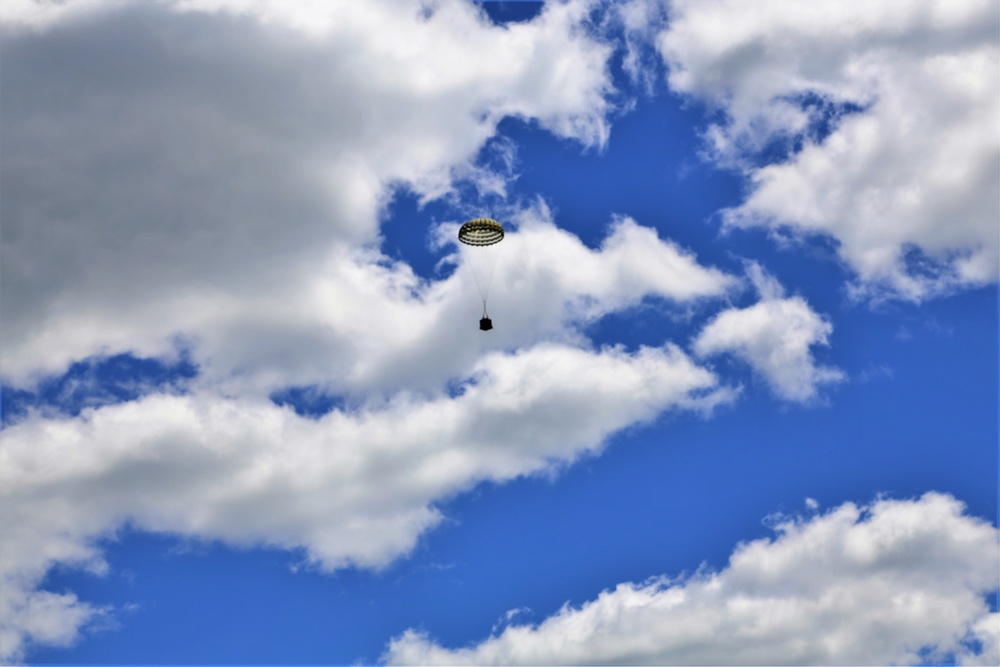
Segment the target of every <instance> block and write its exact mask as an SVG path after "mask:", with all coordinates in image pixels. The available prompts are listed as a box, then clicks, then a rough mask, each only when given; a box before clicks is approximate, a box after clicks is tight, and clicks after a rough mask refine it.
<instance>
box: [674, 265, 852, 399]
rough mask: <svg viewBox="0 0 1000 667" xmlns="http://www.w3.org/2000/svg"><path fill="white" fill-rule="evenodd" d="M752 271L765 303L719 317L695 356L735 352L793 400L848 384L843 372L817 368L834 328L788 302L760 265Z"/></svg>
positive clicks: (701, 337)
mask: <svg viewBox="0 0 1000 667" xmlns="http://www.w3.org/2000/svg"><path fill="white" fill-rule="evenodd" d="M747 270H748V273H749V274H750V278H751V281H752V282H753V283H754V285H755V286H756V288H757V290H758V292H759V293H760V297H761V298H760V301H758V302H757V303H755V304H754V305H752V306H748V307H747V308H729V309H727V310H724V311H722V312H721V313H719V314H718V315H716V316H715V317H713V318H712V319H711V320H710V321H709V322H708V324H706V325H705V327H704V328H703V329H702V330H701V332H700V333H699V334H698V335H697V337H696V338H695V340H694V343H693V348H694V351H695V352H696V353H697V354H698V355H699V356H703V357H704V356H709V355H714V354H720V353H729V354H732V355H734V356H736V357H738V358H739V359H742V360H743V361H745V362H746V363H748V364H750V366H751V367H752V368H753V369H754V370H755V371H756V372H757V373H759V374H760V375H761V376H762V377H763V378H764V379H765V380H766V381H767V384H768V386H769V387H770V388H771V390H772V391H773V392H774V393H775V394H776V395H778V396H779V397H781V398H783V399H785V400H788V401H808V400H810V399H813V398H815V397H816V396H817V395H818V390H819V387H820V386H822V385H824V384H829V383H833V382H838V381H840V380H843V379H844V374H843V373H842V372H841V371H840V370H838V369H836V368H832V367H829V366H820V365H817V364H816V361H815V359H814V358H813V355H812V351H811V348H812V347H813V346H814V345H826V344H827V343H828V338H829V336H830V334H831V333H832V332H833V325H831V324H830V323H829V322H827V321H826V320H825V319H823V318H822V317H821V316H819V315H818V314H817V313H816V312H814V311H813V310H812V308H810V307H809V304H808V303H807V302H806V300H805V299H803V298H802V297H800V296H793V297H787V298H786V297H784V289H783V288H782V286H781V285H780V283H778V281H777V280H776V279H775V278H774V277H773V276H771V275H769V274H767V273H765V272H764V271H763V269H761V267H760V266H759V265H758V264H754V263H751V264H749V265H748V267H747Z"/></svg>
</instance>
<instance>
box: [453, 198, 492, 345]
mask: <svg viewBox="0 0 1000 667" xmlns="http://www.w3.org/2000/svg"><path fill="white" fill-rule="evenodd" d="M458 240H459V241H461V242H462V243H464V244H465V245H467V246H471V248H470V249H469V251H468V253H466V257H467V258H468V263H469V265H470V266H471V267H472V275H473V276H474V277H475V279H476V287H478V288H479V296H481V297H482V298H483V317H482V319H480V320H479V328H480V329H482V330H483V331H489V330H490V329H492V328H493V320H491V319H490V317H489V315H487V313H486V297H488V296H489V293H490V283H491V282H492V281H493V268H494V267H495V266H496V262H497V256H496V245H497V244H498V243H500V241H503V225H501V224H500V223H499V222H497V221H496V220H494V219H493V218H476V219H475V220H469V221H468V222H467V223H465V224H464V225H462V227H461V229H459V230H458Z"/></svg>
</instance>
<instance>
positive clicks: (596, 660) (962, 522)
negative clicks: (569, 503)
mask: <svg viewBox="0 0 1000 667" xmlns="http://www.w3.org/2000/svg"><path fill="white" fill-rule="evenodd" d="M776 530H777V533H778V534H777V536H776V537H775V538H774V539H766V538H765V539H760V540H756V541H753V542H749V543H745V544H740V545H739V546H738V547H737V548H736V550H735V551H734V552H733V554H732V556H731V558H730V560H729V564H728V566H727V567H726V568H724V569H723V570H721V571H719V572H705V571H699V572H698V573H696V574H695V575H693V576H691V577H687V578H679V579H674V580H671V579H666V578H659V579H654V580H651V581H649V582H645V583H642V584H633V583H624V584H620V585H619V586H617V587H616V588H615V589H614V590H610V591H604V592H602V593H601V594H600V595H599V596H598V597H597V599H595V600H592V601H590V602H587V603H585V604H584V605H582V606H581V607H579V608H574V607H570V606H568V605H567V606H565V607H563V608H562V609H561V610H560V611H559V612H558V613H556V614H555V615H553V616H551V617H549V618H548V619H546V620H545V621H543V622H542V623H540V624H538V625H533V626H532V625H513V626H508V627H506V628H505V629H504V630H503V632H502V633H500V634H499V635H495V636H491V637H490V638H488V639H486V640H484V641H482V642H481V643H479V644H476V645H474V646H471V647H469V648H461V649H448V648H445V647H442V646H440V645H439V644H437V643H436V642H434V641H433V640H432V639H431V638H430V637H429V636H428V635H427V634H426V633H421V632H417V631H414V630H409V631H407V632H405V633H404V634H402V635H401V636H399V637H397V638H395V639H394V640H393V641H392V642H391V643H390V644H389V646H388V649H387V651H386V654H385V655H384V656H383V658H384V660H385V661H386V662H388V663H391V664H402V665H413V664H436V665H445V664H465V665H473V664H510V665H513V664H534V665H541V664H546V665H554V664H683V665H696V664H708V665H713V664H714V665H723V664H801V665H805V664H842V665H847V664H883V665H888V664H914V663H922V662H925V661H926V660H930V661H938V660H941V661H946V662H947V661H950V660H952V659H956V660H957V661H958V662H960V663H981V664H996V663H997V662H998V661H1000V652H998V649H997V639H998V634H1000V624H998V614H996V613H995V612H993V613H991V612H990V610H989V607H988V605H987V603H986V600H985V596H986V595H988V594H989V593H991V592H993V591H995V590H996V589H997V587H998V585H1000V580H998V575H997V569H998V567H1000V562H998V556H997V553H998V552H997V539H998V533H997V530H996V528H994V527H993V526H991V525H990V524H989V523H988V522H985V521H983V520H980V519H977V518H974V517H971V516H968V515H967V514H965V508H964V506H963V505H962V504H961V503H960V502H958V501H957V500H955V499H954V498H952V497H951V496H947V495H941V494H933V493H930V494H926V495H924V496H923V497H922V498H919V499H917V500H886V499H880V500H877V501H876V502H874V503H872V504H871V505H870V506H868V507H858V506H856V505H854V504H852V503H847V504H844V505H842V506H840V507H838V508H835V509H833V510H831V511H829V512H827V513H825V514H822V515H812V516H810V517H808V518H804V519H803V518H795V519H788V520H786V521H784V522H782V523H780V524H779V525H778V526H777V527H776Z"/></svg>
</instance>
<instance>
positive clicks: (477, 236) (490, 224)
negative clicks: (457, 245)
mask: <svg viewBox="0 0 1000 667" xmlns="http://www.w3.org/2000/svg"><path fill="white" fill-rule="evenodd" d="M458 240H459V241H461V242H462V243H465V244H466V245H474V246H485V245H493V244H494V243H500V241H503V225H501V224H500V223H499V222H497V221H496V220H494V219H493V218H476V219H475V220H469V221H468V222H467V223H465V224H464V225H462V228H461V229H459V230H458Z"/></svg>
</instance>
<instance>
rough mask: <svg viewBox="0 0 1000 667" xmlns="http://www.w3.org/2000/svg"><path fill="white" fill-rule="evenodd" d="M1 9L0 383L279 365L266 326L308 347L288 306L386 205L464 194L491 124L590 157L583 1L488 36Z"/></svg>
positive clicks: (211, 14)
mask: <svg viewBox="0 0 1000 667" xmlns="http://www.w3.org/2000/svg"><path fill="white" fill-rule="evenodd" d="M425 4H426V3H425ZM4 6H5V11H4V14H3V15H2V17H3V22H2V24H0V30H2V31H3V40H2V42H0V43H2V49H3V52H2V57H3V61H4V77H3V79H2V81H0V86H2V91H0V94H2V95H3V99H4V122H3V125H2V127H0V133H2V137H0V138H2V142H3V146H4V156H3V162H2V178H0V188H2V193H0V196H2V198H3V201H4V211H3V216H4V220H3V223H4V224H3V248H2V252H3V255H2V260H3V261H2V266H3V281H2V289H3V299H2V309H3V310H2V317H3V321H4V327H3V331H2V336H3V338H2V344H3V348H4V357H3V372H4V374H5V376H6V377H7V378H8V379H12V378H14V379H16V378H22V379H24V378H27V377H28V376H30V375H32V374H34V373H37V372H59V371H61V370H62V369H63V368H65V367H66V365H67V364H68V363H69V362H70V361H72V360H74V359H81V358H84V357H87V356H90V355H93V354H99V353H114V352H117V351H132V352H134V353H136V354H139V355H143V356H157V355H164V354H169V353H170V351H171V349H172V346H173V345H172V342H171V341H172V338H173V337H174V336H176V335H178V334H181V335H187V336H191V337H197V336H198V335H199V334H200V332H202V331H203V330H206V329H212V328H216V329H222V328H229V329H239V330H241V331H243V332H245V334H246V337H247V339H256V340H263V341H266V342H267V343H270V344H273V345H281V344H282V343H280V342H275V341H274V340H273V338H274V336H273V331H272V330H269V329H268V323H274V322H275V321H276V320H277V318H286V319H287V318H291V320H292V322H293V324H292V326H291V328H292V329H297V330H298V331H299V333H300V334H302V335H304V336H306V337H309V336H311V337H313V338H315V337H318V336H321V335H323V334H325V333H326V332H325V331H320V332H317V328H320V329H321V328H322V327H321V325H318V324H316V323H315V322H314V321H312V320H311V314H310V311H315V310H319V309H321V308H323V307H324V306H323V304H317V303H315V302H305V301H303V297H302V296H301V294H302V293H304V292H309V293H314V292H315V291H317V290H322V286H321V284H320V282H319V280H320V279H319V278H318V277H319V276H322V279H326V278H329V277H330V276H329V275H322V274H323V272H324V270H325V268H326V267H328V266H329V265H330V264H338V265H339V264H342V263H343V262H345V261H348V260H345V257H349V256H350V253H351V251H354V250H356V249H357V248H358V247H359V246H363V245H367V246H369V247H372V246H374V245H375V244H377V242H378V218H379V214H380V211H381V210H382V208H383V207H384V205H385V204H386V203H387V201H388V198H389V196H390V194H391V192H392V190H393V188H395V187H407V188H409V189H411V190H413V191H414V192H416V193H418V194H419V195H420V196H421V197H422V198H423V199H425V200H426V199H429V198H434V197H439V196H442V195H443V194H445V193H447V192H449V191H450V190H451V188H452V187H453V184H454V179H455V178H457V177H461V176H462V175H466V176H470V177H475V178H479V179H480V180H482V178H484V176H483V174H482V168H481V167H478V168H477V166H476V165H475V160H476V156H477V154H478V152H479V151H480V149H481V148H482V147H483V146H484V144H485V143H486V142H487V141H488V140H489V139H490V137H492V136H493V135H494V133H495V130H496V125H497V123H498V122H499V120H500V119H502V118H503V117H506V116H518V117H522V118H524V119H526V120H535V121H537V122H538V123H539V124H540V125H541V126H542V127H545V128H547V129H549V130H550V131H552V132H554V133H556V134H558V135H560V136H565V137H567V138H570V139H574V140H576V141H578V142H580V143H581V145H583V146H589V145H599V144H601V143H602V142H604V141H605V140H606V138H607V133H608V125H607V121H606V119H605V116H606V114H607V113H608V111H609V109H610V103H609V102H608V101H607V99H606V98H607V96H608V94H609V93H610V92H611V83H610V77H609V74H608V72H607V67H606V60H607V57H608V56H609V54H610V47H608V46H607V45H605V44H604V43H602V42H600V41H598V40H597V39H596V38H594V37H592V36H590V33H589V32H588V30H587V29H586V28H585V26H584V25H583V24H584V22H585V20H586V17H587V11H588V7H589V5H588V4H587V3H585V2H568V3H554V4H552V5H551V6H549V7H547V8H546V10H545V11H543V12H542V14H541V15H540V16H539V17H537V18H536V19H535V20H534V21H531V22H529V23H523V24H516V25H513V26H511V27H509V28H501V27H497V26H493V25H492V24H490V22H489V21H488V20H487V19H486V17H485V15H483V14H481V13H480V10H479V9H478V8H476V6H475V5H473V4H471V3H467V2H461V1H459V0H441V1H440V2H433V3H429V4H426V7H424V9H421V8H420V7H417V6H416V5H409V4H404V5H402V6H401V5H400V4H399V3H393V2H384V3H377V2H370V3H350V4H342V3H318V4H316V3H310V4H309V5H305V4H300V3H295V4H294V5H293V4H289V3H280V2H242V1H239V0H233V1H232V2H187V3H145V2H105V3H98V2H81V3H73V2H68V3H23V2H22V3H12V4H8V3H4ZM19 8H20V9H19ZM39 81H44V82H45V85H44V86H40V85H38V82H39ZM477 174H478V176H477ZM344 270H345V271H347V270H348V269H344ZM397 282H398V279H397ZM291 304H295V305H296V306H298V307H299V308H301V309H303V310H298V309H293V308H292V306H291ZM333 307H336V305H335V304H334V306H333ZM272 329H273V327H272Z"/></svg>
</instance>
